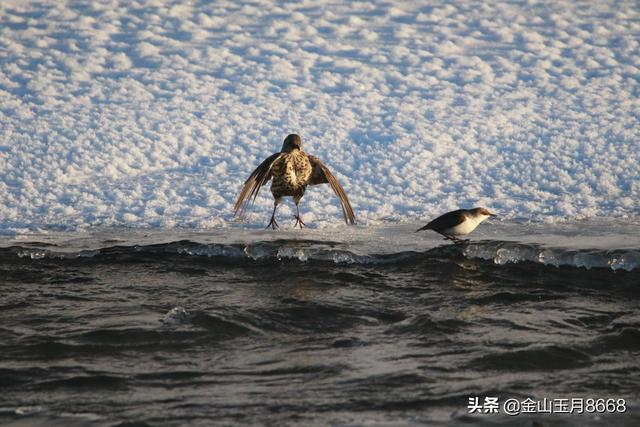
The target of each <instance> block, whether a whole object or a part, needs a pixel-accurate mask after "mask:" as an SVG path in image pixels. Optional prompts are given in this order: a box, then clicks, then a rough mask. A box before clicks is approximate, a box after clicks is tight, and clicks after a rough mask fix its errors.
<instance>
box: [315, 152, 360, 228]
mask: <svg viewBox="0 0 640 427" xmlns="http://www.w3.org/2000/svg"><path fill="white" fill-rule="evenodd" d="M309 161H310V162H311V179H310V180H309V185H316V184H329V185H331V189H332V190H333V192H334V193H336V196H338V198H339V199H340V205H341V206H342V214H343V215H344V222H346V223H347V224H355V222H356V216H355V215H354V214H353V208H352V207H351V203H349V198H347V193H345V192H344V189H343V188H342V186H341V185H340V183H339V182H338V180H337V179H336V177H335V176H333V174H332V173H331V171H330V170H329V168H327V167H326V166H325V165H324V164H323V163H322V162H321V161H320V159H319V158H317V157H315V156H311V155H309Z"/></svg>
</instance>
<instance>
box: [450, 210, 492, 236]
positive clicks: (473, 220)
mask: <svg viewBox="0 0 640 427" xmlns="http://www.w3.org/2000/svg"><path fill="white" fill-rule="evenodd" d="M487 218H489V217H488V216H485V215H482V216H476V217H471V216H468V217H467V218H466V219H465V220H464V221H462V222H461V223H460V224H458V225H456V226H455V227H451V228H449V229H447V230H444V234H448V235H453V236H465V235H467V234H469V233H471V232H472V231H473V230H475V229H476V227H477V226H478V225H479V224H480V223H481V222H482V221H484V220H485V219H487Z"/></svg>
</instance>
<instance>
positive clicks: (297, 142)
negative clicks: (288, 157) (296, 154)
mask: <svg viewBox="0 0 640 427" xmlns="http://www.w3.org/2000/svg"><path fill="white" fill-rule="evenodd" d="M296 149H297V150H301V149H302V140H301V139H300V135H298V134H295V133H292V134H291V135H287V137H286V138H285V139H284V142H283V143H282V150H280V151H282V152H283V153H289V152H291V151H293V150H296Z"/></svg>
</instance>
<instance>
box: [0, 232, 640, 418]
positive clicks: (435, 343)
mask: <svg viewBox="0 0 640 427" xmlns="http://www.w3.org/2000/svg"><path fill="white" fill-rule="evenodd" d="M411 228H412V227H410V226H407V227H406V229H407V230H409V229H411ZM402 230H404V229H402ZM507 231H508V230H507ZM396 232H398V230H395V229H391V230H386V231H384V232H381V233H378V235H377V238H370V239H369V238H368V237H365V236H367V232H366V230H365V231H362V230H360V231H358V232H357V233H356V234H355V235H353V236H351V237H349V238H348V239H342V240H340V239H339V236H340V235H341V233H340V231H334V232H328V233H325V232H322V231H313V232H311V233H309V234H300V233H298V234H295V235H294V234H293V232H283V233H281V234H274V233H271V234H265V233H264V232H260V233H257V232H256V233H255V235H251V234H250V232H247V233H246V234H243V233H242V232H237V233H235V232H234V231H233V230H232V231H228V230H226V231H225V230H222V231H219V232H217V233H214V234H211V235H205V234H197V233H187V235H176V236H171V235H169V236H168V235H164V234H163V233H160V232H155V233H147V234H144V233H141V232H139V231H137V232H134V233H133V234H129V233H127V232H126V231H125V232H123V231H119V232H118V233H115V234H114V233H113V232H110V233H102V234H97V235H96V234H91V235H88V236H80V237H78V235H73V236H66V235H64V234H63V235H62V236H60V235H57V236H53V237H52V236H44V237H43V236H22V237H20V236H18V237H16V236H14V237H11V238H6V239H5V241H4V243H3V248H2V249H0V425H4V426H122V427H124V426H183V425H192V426H206V425H274V426H281V425H334V426H405V425H407V426H415V425H467V424H469V425H505V426H506V425H509V426H510V425H522V426H556V425H557V426H585V425H587V426H589V425H594V426H599V425H616V426H618V425H619V426H637V425H640V412H639V411H638V408H639V403H640V362H639V360H640V359H639V356H640V329H639V328H640V305H639V303H640V269H639V268H638V266H637V265H638V264H637V263H636V262H637V261H638V260H640V252H639V251H638V248H640V245H638V246H634V245H635V244H636V241H632V242H629V241H628V240H626V241H625V243H624V245H619V246H624V247H613V248H612V247H605V248H602V247H598V244H595V243H594V244H593V245H592V246H593V247H592V248H587V249H585V248H582V249H581V248H576V247H567V248H559V247H558V246H557V245H555V246H554V245H553V244H545V242H553V241H554V239H553V236H556V237H558V236H559V238H560V239H562V238H563V236H564V234H562V233H560V232H558V231H557V230H556V231H555V232H554V233H551V237H550V235H548V234H539V240H538V241H539V242H542V243H532V242H522V241H518V239H515V238H513V239H510V240H496V239H494V238H493V237H494V236H493V235H492V231H491V230H489V232H488V234H486V235H484V236H483V235H480V236H479V238H478V239H474V240H473V241H471V242H468V243H465V244H462V245H452V244H448V243H445V242H442V241H440V240H438V238H437V237H434V236H427V237H425V236H419V235H415V236H414V235H411V236H409V234H408V233H407V236H409V237H407V239H414V240H406V239H405V240H402V239H400V241H399V242H395V243H390V242H392V241H393V239H394V236H395V235H396ZM234 233H235V234H234ZM332 233H333V234H332ZM505 233H506V232H505ZM506 234H508V233H506ZM595 234H597V233H595ZM622 234H625V233H620V235H622ZM250 235H251V236H252V237H250V238H249V237H247V236H250ZM320 235H323V236H324V237H323V238H321V237H319V236H320ZM625 235H628V233H627V234H625ZM265 236H270V237H265ZM327 236H328V237H327ZM421 239H423V240H421ZM424 239H426V240H424ZM583 240H584V241H586V242H589V241H592V237H589V236H587V238H585V239H583ZM614 240H615V239H614ZM618 240H620V239H618ZM578 241H580V240H579V239H578ZM424 242H427V243H424ZM607 245H609V243H607ZM587 267H588V268H587ZM476 398H477V399H478V401H477V402H479V404H480V405H481V406H482V408H481V409H480V411H472V407H471V406H472V405H471V403H473V402H475V400H474V399H476ZM494 398H495V399H497V402H498V410H497V413H494V412H495V411H492V410H491V409H490V406H491V405H490V404H489V403H490V402H491V401H492V399H494ZM486 399H489V400H486ZM527 399H530V401H534V402H539V403H540V402H544V401H545V399H546V401H548V402H549V403H550V404H551V405H557V408H553V409H554V410H553V412H554V413H551V414H550V413H531V412H527V413H523V414H520V415H508V414H507V413H506V411H505V409H504V407H503V405H504V404H505V402H507V401H511V402H514V401H517V402H518V405H519V407H520V408H521V409H523V408H525V406H524V405H525V404H526V403H523V402H525V401H527ZM563 399H567V401H568V402H572V404H573V403H575V404H576V405H577V404H578V402H577V401H580V402H583V405H586V404H587V403H588V402H587V401H588V399H594V400H593V402H594V405H595V402H597V401H598V399H602V400H601V402H602V405H606V404H607V402H609V406H601V407H599V408H598V409H600V410H596V408H595V407H593V408H589V410H588V411H587V410H585V411H584V412H585V413H583V414H578V413H574V414H566V413H559V412H560V411H559V410H558V411H556V409H558V408H561V407H563V404H564V402H565V400H563ZM609 399H611V400H609ZM543 408H544V405H543ZM585 409H587V408H585ZM485 410H487V411H488V413H486V414H484V413H479V412H484V411H485ZM523 412H526V411H524V410H523ZM576 412H577V411H576ZM587 412H589V413H587Z"/></svg>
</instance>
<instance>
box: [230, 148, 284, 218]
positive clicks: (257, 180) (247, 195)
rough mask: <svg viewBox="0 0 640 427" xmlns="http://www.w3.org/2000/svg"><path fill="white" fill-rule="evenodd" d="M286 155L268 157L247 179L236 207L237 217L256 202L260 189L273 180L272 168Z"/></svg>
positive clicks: (278, 154)
mask: <svg viewBox="0 0 640 427" xmlns="http://www.w3.org/2000/svg"><path fill="white" fill-rule="evenodd" d="M284 154H285V153H275V154H272V155H271V156H269V157H267V159H266V160H264V161H263V162H262V163H260V165H259V166H258V167H257V168H256V170H254V171H253V172H252V173H251V175H250V176H249V178H247V180H246V181H245V182H244V187H242V191H240V195H239V196H238V200H237V201H236V205H235V207H234V209H235V214H236V215H239V214H241V213H242V211H244V209H245V208H246V207H247V205H248V204H249V203H253V201H254V200H256V197H258V192H259V191H260V187H262V186H263V185H265V184H266V183H267V182H268V181H269V180H270V179H271V168H272V167H273V164H274V163H275V162H276V161H278V160H279V159H280V157H281V156H283V155H284Z"/></svg>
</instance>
